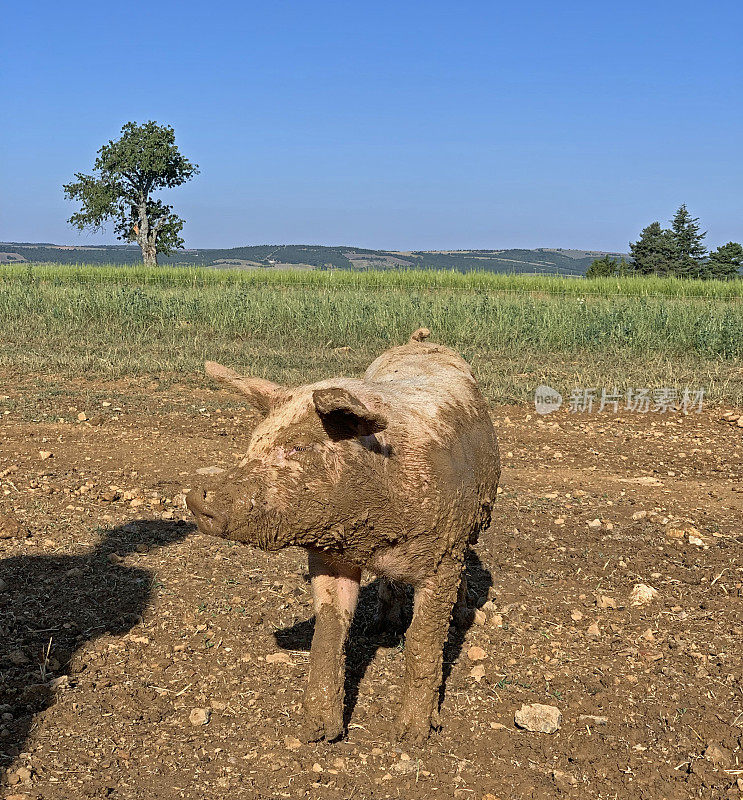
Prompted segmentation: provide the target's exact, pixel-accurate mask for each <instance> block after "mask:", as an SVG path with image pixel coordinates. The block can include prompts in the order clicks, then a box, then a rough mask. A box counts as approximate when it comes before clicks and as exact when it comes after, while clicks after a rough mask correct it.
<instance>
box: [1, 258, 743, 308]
mask: <svg viewBox="0 0 743 800" xmlns="http://www.w3.org/2000/svg"><path fill="white" fill-rule="evenodd" d="M19 280H21V281H22V280H26V281H42V282H44V283H49V284H53V285H60V284H65V285H67V284H71V283H82V284H106V283H111V284H122V285H128V286H164V287H174V286H183V287H187V286H190V287H193V288H201V287H208V286H276V287H286V288H291V287H307V288H313V289H339V288H341V289H342V288H345V289H388V290H392V289H406V290H407V289H415V290H423V289H463V290H466V291H483V292H506V293H511V292H512V293H515V294H526V293H543V294H549V295H570V296H573V297H588V296H601V297H611V296H615V295H626V296H628V297H699V298H704V299H710V300H713V299H719V300H740V299H741V298H743V280H733V281H702V280H687V279H681V278H658V277H626V278H591V279H581V278H571V277H566V276H560V275H512V274H506V273H496V272H476V271H475V272H466V273H463V272H456V271H454V270H434V269H396V270H363V271H350V270H288V269H279V270H274V269H252V270H234V269H232V270H230V269H225V270H221V269H205V268H203V267H157V268H151V267H145V266H115V265H111V266H98V265H86V264H78V265H74V266H73V265H60V264H33V265H31V264H13V265H8V266H3V267H0V283H2V282H11V283H14V282H16V281H19Z"/></svg>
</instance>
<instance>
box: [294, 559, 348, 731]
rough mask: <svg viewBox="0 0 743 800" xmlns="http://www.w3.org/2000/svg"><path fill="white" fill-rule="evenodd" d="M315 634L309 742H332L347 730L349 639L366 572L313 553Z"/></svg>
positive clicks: (308, 703) (308, 701)
mask: <svg viewBox="0 0 743 800" xmlns="http://www.w3.org/2000/svg"><path fill="white" fill-rule="evenodd" d="M308 562H309V571H310V581H311V584H312V600H313V605H314V608H315V633H314V636H313V637H312V647H311V648H310V670H309V678H308V681H307V687H306V689H305V695H304V713H305V731H304V733H305V735H304V738H305V739H306V740H307V741H317V740H319V739H323V738H324V739H327V740H328V741H332V740H333V739H337V738H338V737H339V736H341V735H342V733H343V684H344V679H345V671H346V669H345V667H346V657H345V650H346V638H347V637H348V630H349V628H350V627H351V620H352V619H353V614H354V611H355V610H356V603H357V602H358V597H359V583H360V581H361V570H360V569H359V568H358V567H354V566H352V565H349V564H346V563H344V562H342V561H337V560H335V559H333V558H331V557H329V556H326V555H324V554H322V553H319V552H315V551H309V552H308Z"/></svg>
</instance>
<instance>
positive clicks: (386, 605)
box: [371, 578, 408, 634]
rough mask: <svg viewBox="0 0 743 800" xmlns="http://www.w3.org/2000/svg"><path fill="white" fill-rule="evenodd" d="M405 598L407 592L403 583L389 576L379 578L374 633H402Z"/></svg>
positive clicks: (373, 624)
mask: <svg viewBox="0 0 743 800" xmlns="http://www.w3.org/2000/svg"><path fill="white" fill-rule="evenodd" d="M407 599H408V592H407V587H406V585H405V584H404V583H401V582H400V581H393V580H391V579H390V578H380V579H379V589H378V593H377V609H376V613H375V617H374V622H373V623H372V626H371V628H372V631H373V632H375V633H387V632H389V633H393V634H398V633H402V631H403V629H404V628H405V605H406V603H407Z"/></svg>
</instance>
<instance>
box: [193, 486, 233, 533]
mask: <svg viewBox="0 0 743 800" xmlns="http://www.w3.org/2000/svg"><path fill="white" fill-rule="evenodd" d="M186 505H187V506H188V508H189V511H190V512H191V513H192V514H193V515H194V516H195V517H196V522H197V524H198V526H199V530H201V531H202V532H203V533H207V534H209V535H210V536H222V535H223V534H224V532H225V529H226V528H227V514H225V512H224V511H222V510H221V509H219V508H217V507H216V506H215V505H214V504H213V503H210V502H209V501H208V500H207V492H206V489H201V488H199V487H197V488H195V489H191V491H190V492H189V493H188V494H187V495H186Z"/></svg>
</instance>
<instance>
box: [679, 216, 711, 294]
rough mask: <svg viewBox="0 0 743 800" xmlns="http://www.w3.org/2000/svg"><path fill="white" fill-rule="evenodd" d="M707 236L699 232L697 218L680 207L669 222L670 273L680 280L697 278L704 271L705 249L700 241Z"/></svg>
mask: <svg viewBox="0 0 743 800" xmlns="http://www.w3.org/2000/svg"><path fill="white" fill-rule="evenodd" d="M706 235H707V231H705V232H704V233H700V232H699V217H692V216H691V214H690V213H689V212H688V210H687V208H686V205H682V206H680V208H679V209H678V211H677V212H676V214H675V215H674V217H673V220H672V221H671V238H672V242H673V252H672V257H671V258H672V267H671V272H672V273H673V274H674V275H677V276H679V277H682V278H698V277H700V276H701V274H702V272H703V271H704V266H703V265H704V261H705V259H706V258H707V248H706V247H705V246H704V244H703V243H702V239H704V237H705V236H706Z"/></svg>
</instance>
